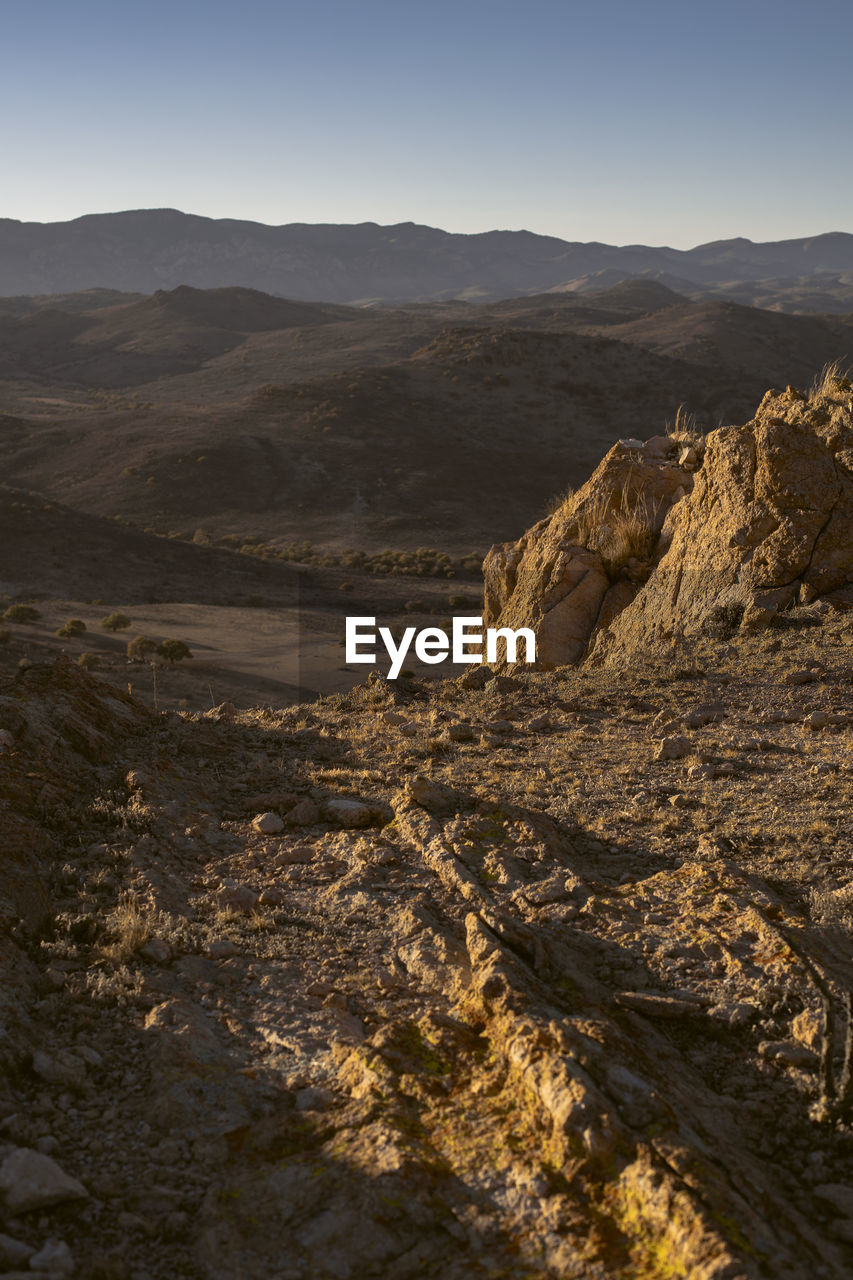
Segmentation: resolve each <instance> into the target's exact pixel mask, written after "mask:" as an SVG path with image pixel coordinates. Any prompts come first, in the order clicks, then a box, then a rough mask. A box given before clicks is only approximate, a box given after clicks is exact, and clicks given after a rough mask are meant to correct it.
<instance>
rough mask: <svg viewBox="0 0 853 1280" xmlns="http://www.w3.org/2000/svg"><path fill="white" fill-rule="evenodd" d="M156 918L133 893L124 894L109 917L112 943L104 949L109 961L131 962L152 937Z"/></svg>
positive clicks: (108, 924) (108, 926)
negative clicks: (133, 956)
mask: <svg viewBox="0 0 853 1280" xmlns="http://www.w3.org/2000/svg"><path fill="white" fill-rule="evenodd" d="M153 924H154V918H153V915H152V912H151V911H148V910H146V909H145V908H144V907H143V906H141V905H140V903H139V900H138V899H137V898H136V896H135V895H134V894H132V893H123V894H121V896H120V897H119V900H118V903H117V904H116V906H115V907H114V908H113V910H112V911H111V912H110V913H109V915H108V916H107V928H108V930H109V936H110V939H111V940H110V942H108V944H107V946H106V947H105V948H104V951H105V954H106V955H107V956H108V957H109V959H111V960H113V961H115V962H116V963H122V962H123V961H125V960H129V959H130V957H131V956H132V955H133V954H134V953H135V952H136V951H138V949H139V948H140V947H141V946H142V944H143V942H147V941H148V939H149V938H150V937H151V930H152V926H153Z"/></svg>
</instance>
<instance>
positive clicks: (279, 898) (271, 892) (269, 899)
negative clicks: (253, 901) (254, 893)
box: [258, 886, 286, 907]
mask: <svg viewBox="0 0 853 1280" xmlns="http://www.w3.org/2000/svg"><path fill="white" fill-rule="evenodd" d="M285 898H286V895H285V894H284V892H283V890H281V889H276V888H275V886H273V887H272V888H270V889H262V890H261V896H260V898H258V906H259V907H280V906H281V905H282V903H283V902H284V901H285Z"/></svg>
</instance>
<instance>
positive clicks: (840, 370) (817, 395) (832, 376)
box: [809, 360, 853, 404]
mask: <svg viewBox="0 0 853 1280" xmlns="http://www.w3.org/2000/svg"><path fill="white" fill-rule="evenodd" d="M851 391H853V382H851V380H850V370H849V369H845V368H844V367H843V366H842V364H841V362H840V361H839V360H833V361H832V362H831V363H830V364H825V365H824V366H823V368H822V369H821V371H820V373H819V374H818V375H817V377H816V378H815V380H814V382H813V383H812V385H811V388H810V390H809V401H810V402H811V403H812V404H817V403H819V402H820V401H822V400H837V399H838V398H839V397H841V396H847V397H849V395H850V393H851Z"/></svg>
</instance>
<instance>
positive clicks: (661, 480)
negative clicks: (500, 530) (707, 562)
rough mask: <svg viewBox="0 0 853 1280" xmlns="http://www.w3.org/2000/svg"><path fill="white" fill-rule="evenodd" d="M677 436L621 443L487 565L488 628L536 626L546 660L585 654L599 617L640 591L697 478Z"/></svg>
mask: <svg viewBox="0 0 853 1280" xmlns="http://www.w3.org/2000/svg"><path fill="white" fill-rule="evenodd" d="M677 452H678V445H677V443H676V441H674V440H670V439H669V438H668V437H660V436H658V437H655V438H654V439H653V440H650V441H648V442H647V443H646V444H643V443H642V442H641V441H638V440H623V441H619V442H618V443H617V444H615V445H614V446H613V448H612V449H611V450H610V452H609V453H608V454H607V456H606V457H605V458H604V459H603V461H602V462H601V464H600V465H599V467H598V468H597V470H596V471H595V473H594V474H593V475H592V476H591V477H590V479H589V480H588V481H587V483H586V484H585V485H584V486H583V488H582V489H580V490H578V492H577V493H575V494H572V495H570V496H569V497H568V498H567V499H566V500H565V501H564V502H563V503H562V504H561V505H560V507H559V508H558V509H557V510H556V511H555V512H554V513H553V514H552V515H551V516H549V517H548V518H547V519H545V520H540V522H539V523H538V524H536V525H534V526H533V528H532V529H530V530H529V531H528V532H527V533H526V534H525V535H524V536H523V537H522V538H520V539H519V541H518V542H515V543H499V544H498V545H497V546H494V547H492V549H491V550H490V551H489V553H488V555H487V556H486V560H485V563H484V566H483V572H484V575H485V604H484V617H485V621H486V625H487V626H497V627H512V628H513V629H517V628H518V627H531V628H532V629H533V630H534V631H535V633H536V654H537V666H539V667H541V668H544V669H550V668H552V667H556V666H561V665H564V664H566V663H573V662H577V661H579V660H580V659H581V658H582V657H583V655H584V653H585V652H586V649H587V646H588V644H589V640H590V637H591V635H592V634H593V632H594V631H595V628H596V626H597V625H598V624H599V619H600V618H602V617H604V618H606V619H609V618H611V617H612V616H613V611H614V608H615V609H617V610H618V609H622V608H624V606H625V604H627V603H628V601H629V600H630V599H632V598H633V596H634V594H635V593H636V591H637V589H638V587H639V585H640V583H641V582H642V581H643V579H644V577H645V575H646V573H647V571H648V565H649V560H650V557H651V556H652V554H653V552H654V549H655V546H656V544H657V541H658V538H659V535H660V531H661V528H662V527H663V524H664V520H665V518H666V515H667V512H668V511H669V509H670V507H671V506H672V504H673V503H674V502H676V501H677V500H678V499H679V498H682V497H683V496H684V494H685V493H686V492H687V490H688V489H689V488H690V486H691V484H692V474H691V471H690V470H689V469H687V468H685V467H682V466H680V465H679V464H678V462H677V460H676V455H677Z"/></svg>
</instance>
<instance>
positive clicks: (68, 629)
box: [56, 618, 86, 640]
mask: <svg viewBox="0 0 853 1280" xmlns="http://www.w3.org/2000/svg"><path fill="white" fill-rule="evenodd" d="M85 630H86V624H85V622H83V620H82V619H81V618H69V619H68V621H67V622H64V623H63V624H62V626H61V627H60V628H59V630H58V631H57V633H56V634H57V635H58V636H61V637H62V639H63V640H73V639H74V637H75V636H82V634H83V632H84V631H85Z"/></svg>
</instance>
